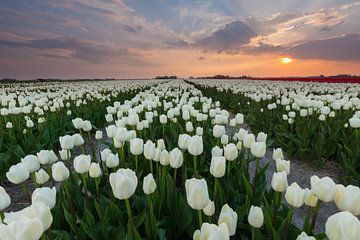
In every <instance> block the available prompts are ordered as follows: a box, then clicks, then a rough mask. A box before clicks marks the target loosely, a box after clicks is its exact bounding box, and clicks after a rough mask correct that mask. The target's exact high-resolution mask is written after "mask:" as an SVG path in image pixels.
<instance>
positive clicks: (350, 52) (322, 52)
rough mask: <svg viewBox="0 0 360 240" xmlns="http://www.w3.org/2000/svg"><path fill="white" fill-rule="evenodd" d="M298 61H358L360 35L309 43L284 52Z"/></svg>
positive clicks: (359, 57)
mask: <svg viewBox="0 0 360 240" xmlns="http://www.w3.org/2000/svg"><path fill="white" fill-rule="evenodd" d="M285 52H286V53H288V54H291V55H293V56H294V57H296V58H300V59H322V60H331V61H360V34H348V35H344V36H340V37H335V38H330V39H323V40H316V41H309V42H306V43H303V44H298V45H295V46H293V47H290V48H288V49H287V50H285Z"/></svg>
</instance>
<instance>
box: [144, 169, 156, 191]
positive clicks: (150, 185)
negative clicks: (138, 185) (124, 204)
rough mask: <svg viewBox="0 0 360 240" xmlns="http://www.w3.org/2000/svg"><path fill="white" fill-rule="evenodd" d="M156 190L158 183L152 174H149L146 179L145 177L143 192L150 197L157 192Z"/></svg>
mask: <svg viewBox="0 0 360 240" xmlns="http://www.w3.org/2000/svg"><path fill="white" fill-rule="evenodd" d="M155 190H156V182H155V180H154V177H153V175H152V174H151V173H149V174H148V175H147V176H146V177H144V181H143V191H144V193H145V194H147V195H149V194H152V193H153V192H155Z"/></svg>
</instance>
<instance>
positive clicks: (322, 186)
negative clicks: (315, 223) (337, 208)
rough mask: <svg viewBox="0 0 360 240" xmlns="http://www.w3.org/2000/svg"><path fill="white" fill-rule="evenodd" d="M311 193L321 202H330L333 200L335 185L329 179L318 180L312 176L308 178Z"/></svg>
mask: <svg viewBox="0 0 360 240" xmlns="http://www.w3.org/2000/svg"><path fill="white" fill-rule="evenodd" d="M310 182H311V191H312V193H313V194H314V195H315V196H316V197H317V198H319V199H320V200H321V201H323V202H331V201H333V200H334V199H335V191H336V188H335V183H334V181H333V180H332V179H331V178H329V177H323V178H321V179H320V178H319V177H318V176H315V175H314V176H312V177H311V178H310Z"/></svg>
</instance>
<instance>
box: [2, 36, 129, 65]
mask: <svg viewBox="0 0 360 240" xmlns="http://www.w3.org/2000/svg"><path fill="white" fill-rule="evenodd" d="M0 46H7V47H11V48H30V49H41V50H49V51H46V53H45V54H42V55H43V56H47V57H54V58H75V59H80V60H84V61H88V62H91V63H100V62H103V61H105V60H106V59H108V58H109V57H114V56H117V55H127V53H128V51H127V50H126V49H121V48H120V49H119V48H116V47H114V46H110V45H102V44H98V43H94V42H92V41H88V40H84V39H80V38H66V37H62V38H54V39H40V40H31V41H22V42H20V41H8V40H0Z"/></svg>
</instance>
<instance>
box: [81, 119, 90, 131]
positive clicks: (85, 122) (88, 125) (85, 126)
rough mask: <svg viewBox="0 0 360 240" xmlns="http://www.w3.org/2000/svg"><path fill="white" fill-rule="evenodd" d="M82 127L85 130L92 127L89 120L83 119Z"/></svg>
mask: <svg viewBox="0 0 360 240" xmlns="http://www.w3.org/2000/svg"><path fill="white" fill-rule="evenodd" d="M82 129H83V130H84V131H85V132H90V131H91V129H92V126H91V122H90V121H89V120H85V121H83V126H82Z"/></svg>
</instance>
